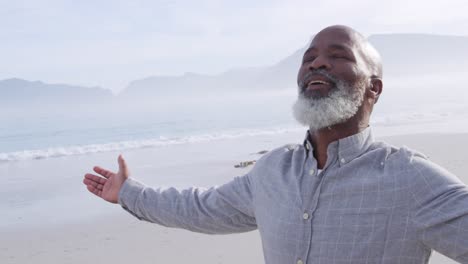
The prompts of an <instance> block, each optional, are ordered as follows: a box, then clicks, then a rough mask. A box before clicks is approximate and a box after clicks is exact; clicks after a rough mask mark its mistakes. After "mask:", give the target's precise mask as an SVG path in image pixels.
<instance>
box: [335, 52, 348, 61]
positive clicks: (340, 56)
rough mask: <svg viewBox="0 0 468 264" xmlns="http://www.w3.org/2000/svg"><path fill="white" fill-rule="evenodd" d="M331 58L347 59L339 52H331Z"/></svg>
mask: <svg viewBox="0 0 468 264" xmlns="http://www.w3.org/2000/svg"><path fill="white" fill-rule="evenodd" d="M331 57H332V58H334V59H346V60H347V59H348V57H347V56H346V55H344V54H339V53H336V54H332V55H331Z"/></svg>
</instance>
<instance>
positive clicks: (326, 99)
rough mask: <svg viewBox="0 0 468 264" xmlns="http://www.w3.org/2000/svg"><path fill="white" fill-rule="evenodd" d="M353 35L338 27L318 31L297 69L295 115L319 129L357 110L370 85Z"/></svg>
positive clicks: (306, 123) (342, 120) (313, 128)
mask: <svg viewBox="0 0 468 264" xmlns="http://www.w3.org/2000/svg"><path fill="white" fill-rule="evenodd" d="M360 52H361V51H360V48H359V43H357V42H356V41H355V40H354V39H353V35H352V34H350V33H348V32H346V31H344V30H342V29H335V28H328V29H325V30H323V31H322V32H320V33H319V34H317V36H316V37H315V38H314V40H313V41H312V43H311V45H310V47H309V49H307V51H306V52H305V53H304V56H303V61H302V65H301V68H300V70H299V73H298V88H299V97H298V100H297V101H296V103H295V105H294V108H293V110H294V116H295V118H296V119H297V120H298V121H299V122H300V123H302V124H304V125H307V126H309V127H310V129H311V130H317V129H320V128H323V127H326V126H331V125H334V124H338V123H342V122H344V121H346V120H348V119H349V118H351V117H352V116H354V115H355V114H356V112H357V111H358V109H359V107H360V106H361V104H362V101H363V98H364V92H365V89H366V86H367V85H369V80H370V78H369V77H368V75H369V74H368V73H367V72H366V71H367V67H366V65H365V63H364V60H363V59H362V54H361V53H360Z"/></svg>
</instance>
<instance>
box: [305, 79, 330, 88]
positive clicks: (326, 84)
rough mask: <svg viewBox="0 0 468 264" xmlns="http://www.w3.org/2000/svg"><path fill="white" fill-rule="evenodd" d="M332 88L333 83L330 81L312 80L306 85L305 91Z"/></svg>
mask: <svg viewBox="0 0 468 264" xmlns="http://www.w3.org/2000/svg"><path fill="white" fill-rule="evenodd" d="M332 86H333V83H332V82H330V81H325V80H317V79H313V80H311V81H309V82H308V83H307V87H305V90H320V89H330V88H331V87H332Z"/></svg>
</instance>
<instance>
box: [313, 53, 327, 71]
mask: <svg viewBox="0 0 468 264" xmlns="http://www.w3.org/2000/svg"><path fill="white" fill-rule="evenodd" d="M308 68H309V70H319V69H330V68H331V64H330V61H329V60H328V59H327V58H326V56H317V57H316V58H315V59H314V60H313V61H311V62H309V65H308Z"/></svg>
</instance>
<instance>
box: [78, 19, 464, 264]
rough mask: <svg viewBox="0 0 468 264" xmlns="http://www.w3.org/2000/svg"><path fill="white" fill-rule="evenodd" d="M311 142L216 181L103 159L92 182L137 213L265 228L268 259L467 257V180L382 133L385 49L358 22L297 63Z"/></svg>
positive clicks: (169, 221)
mask: <svg viewBox="0 0 468 264" xmlns="http://www.w3.org/2000/svg"><path fill="white" fill-rule="evenodd" d="M298 87H299V96H298V99H297V101H296V103H295V105H294V107H293V109H294V116H295V117H296V119H297V120H298V121H299V122H300V123H302V124H304V125H307V126H308V127H309V131H308V133H307V136H306V140H305V141H304V143H303V144H301V145H297V146H294V147H291V146H289V147H282V148H278V149H276V150H273V151H271V152H269V153H268V154H266V155H265V156H263V157H262V158H261V159H260V160H259V161H258V162H257V164H256V165H255V167H254V168H253V169H252V170H251V171H250V172H249V173H248V174H247V175H245V176H243V177H238V178H235V179H234V180H233V181H231V182H229V183H227V184H225V185H223V186H220V187H216V188H211V189H208V190H202V189H198V188H191V189H187V190H183V191H178V190H176V189H166V190H159V189H152V188H148V187H145V186H144V185H142V184H141V183H138V182H137V181H135V180H134V179H132V178H129V175H128V170H127V166H126V164H125V161H124V160H123V158H122V157H121V156H119V159H118V162H119V172H118V173H112V172H110V171H108V170H105V169H102V168H100V167H95V168H94V170H95V172H96V173H98V174H100V175H101V176H102V177H100V176H98V175H92V174H87V175H85V179H84V183H85V184H86V186H87V188H88V190H89V191H90V192H92V193H94V194H96V195H97V196H99V197H101V198H103V199H104V200H106V201H109V202H112V203H119V204H121V205H122V207H123V208H124V209H126V210H127V211H129V212H130V213H131V214H133V215H134V216H136V217H137V218H139V219H141V220H146V221H150V222H155V223H158V224H161V225H165V226H169V227H179V228H185V229H188V230H192V231H196V232H203V233H234V232H246V231H250V230H254V229H257V228H258V229H259V231H260V235H261V238H262V244H263V250H264V256H265V262H266V263H278V264H279V263H281V264H284V263H297V264H303V263H427V262H428V259H429V256H430V253H431V249H435V250H437V251H439V252H441V253H442V254H445V255H447V256H449V257H451V258H453V259H454V260H456V261H459V262H463V263H468V189H467V188H466V186H465V185H463V184H462V183H461V182H460V181H459V180H458V179H457V178H456V177H455V176H453V175H451V174H450V173H449V172H447V171H445V170H444V169H442V168H440V167H438V166H437V165H435V164H433V163H431V162H430V161H428V160H427V159H426V158H425V157H424V156H423V155H422V154H418V153H416V152H414V151H411V150H409V149H407V148H401V149H397V148H394V147H392V146H390V145H387V144H385V143H383V142H375V141H374V140H373V137H372V132H371V129H370V128H369V118H370V115H371V113H372V109H373V106H374V104H375V103H377V101H378V99H379V96H380V94H381V93H382V88H383V83H382V66H381V62H380V57H379V54H378V53H377V51H376V50H375V49H374V48H373V47H372V46H371V45H370V44H369V43H368V42H367V40H366V39H365V38H364V37H363V36H362V35H360V34H359V33H357V32H356V31H354V30H353V29H351V28H348V27H345V26H332V27H328V28H325V29H324V30H322V31H320V32H319V33H318V34H317V35H316V36H315V37H314V39H313V40H312V42H311V44H310V47H309V48H308V49H307V50H306V52H305V53H304V57H303V60H302V64H301V68H300V70H299V73H298Z"/></svg>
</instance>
